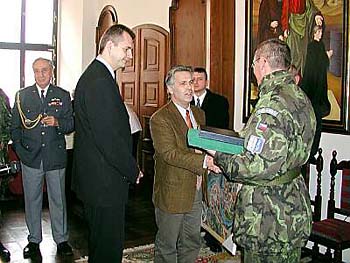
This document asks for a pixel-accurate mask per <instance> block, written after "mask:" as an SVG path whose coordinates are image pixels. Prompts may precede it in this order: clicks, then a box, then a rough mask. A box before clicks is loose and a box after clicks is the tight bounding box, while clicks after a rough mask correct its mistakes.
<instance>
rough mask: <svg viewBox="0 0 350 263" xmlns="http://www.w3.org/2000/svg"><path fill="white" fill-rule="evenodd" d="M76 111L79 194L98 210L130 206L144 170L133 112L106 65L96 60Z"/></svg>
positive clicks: (82, 83)
mask: <svg viewBox="0 0 350 263" xmlns="http://www.w3.org/2000/svg"><path fill="white" fill-rule="evenodd" d="M74 110H75V121H76V132H75V138H74V161H73V180H72V187H73V190H74V191H75V192H76V193H77V195H78V197H79V198H80V199H81V200H82V201H83V202H85V203H87V204H89V205H92V206H110V205H117V204H124V203H125V202H126V200H127V196H128V189H129V183H130V182H131V183H134V182H135V180H136V178H137V175H138V173H139V169H138V166H137V163H136V160H135V159H134V157H133V156H132V139H131V132H130V126H129V117H128V113H127V111H126V108H125V106H124V103H123V101H122V98H121V96H120V93H119V89H118V86H117V85H116V82H115V80H114V79H113V77H112V75H111V74H110V72H109V71H108V69H107V67H106V66H105V65H103V64H102V63H101V62H100V61H98V60H94V61H93V62H92V63H91V64H90V65H89V66H88V68H87V69H86V70H85V72H84V73H83V74H82V76H81V77H80V79H79V82H78V84H77V87H76V90H75V96H74Z"/></svg>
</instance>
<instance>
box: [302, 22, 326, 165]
mask: <svg viewBox="0 0 350 263" xmlns="http://www.w3.org/2000/svg"><path fill="white" fill-rule="evenodd" d="M323 31H324V29H323V27H322V26H315V27H314V28H313V36H314V37H313V40H312V41H311V42H310V43H309V45H308V47H307V55H306V62H305V68H304V76H303V78H302V82H301V88H302V89H303V90H304V91H305V93H306V94H307V95H308V97H309V98H310V100H311V103H312V106H313V108H314V111H315V115H316V133H315V138H314V141H313V145H312V148H311V154H310V157H311V158H312V157H313V156H314V155H315V154H316V152H317V150H318V147H319V144H320V138H321V130H322V118H323V117H325V116H327V115H328V114H329V113H330V110H331V104H330V102H329V100H328V95H327V92H328V85H327V71H328V67H329V59H330V57H331V56H332V55H333V50H328V51H326V49H325V46H324V44H323V42H322V35H323Z"/></svg>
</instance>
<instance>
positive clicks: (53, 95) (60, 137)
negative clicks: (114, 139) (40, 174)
mask: <svg viewBox="0 0 350 263" xmlns="http://www.w3.org/2000/svg"><path fill="white" fill-rule="evenodd" d="M18 93H19V98H20V107H21V109H22V111H23V112H24V114H25V116H26V118H28V119H31V120H34V119H35V118H36V117H37V116H38V115H39V114H40V113H43V112H44V111H45V112H46V113H47V115H51V116H54V117H56V118H57V120H58V124H59V126H58V127H51V126H48V127H44V125H42V124H41V123H40V122H39V124H38V125H37V126H35V128H33V129H25V128H24V127H23V125H22V122H21V118H20V115H19V111H18V105H17V103H16V102H15V105H14V107H13V110H12V126H11V136H12V141H13V147H14V149H15V151H16V153H17V155H18V156H19V158H20V160H21V161H22V162H23V163H24V164H25V165H27V166H29V167H33V168H37V169H39V168H40V162H41V160H42V161H43V166H44V170H45V171H49V170H56V169H62V168H65V166H66V161H67V155H66V141H65V138H64V135H65V134H67V133H69V132H72V131H73V129H74V121H73V111H72V103H71V100H70V95H69V92H68V91H66V90H64V89H62V88H60V87H57V86H54V85H50V86H49V88H48V90H47V93H46V98H45V101H44V104H42V103H41V100H40V95H39V94H38V89H37V87H36V85H33V86H30V87H27V88H25V89H23V90H20V91H18ZM16 96H17V95H16Z"/></svg>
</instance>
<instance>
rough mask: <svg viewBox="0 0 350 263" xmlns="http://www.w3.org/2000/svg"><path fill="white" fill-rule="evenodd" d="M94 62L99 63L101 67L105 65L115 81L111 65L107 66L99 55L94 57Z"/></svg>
mask: <svg viewBox="0 0 350 263" xmlns="http://www.w3.org/2000/svg"><path fill="white" fill-rule="evenodd" d="M96 60H98V61H100V62H101V63H102V64H103V65H105V66H106V67H107V69H108V71H109V72H110V73H111V75H112V77H113V78H114V79H115V74H114V70H113V68H112V67H111V65H109V64H108V62H107V61H106V60H105V59H103V57H102V56H101V55H98V56H97V57H96Z"/></svg>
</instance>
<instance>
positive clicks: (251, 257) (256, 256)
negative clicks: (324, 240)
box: [243, 248, 301, 263]
mask: <svg viewBox="0 0 350 263" xmlns="http://www.w3.org/2000/svg"><path fill="white" fill-rule="evenodd" d="M300 256H301V248H297V249H294V250H291V251H288V252H284V253H283V252H281V253H279V254H261V253H258V252H256V251H251V250H244V261H243V262H244V263H299V262H300Z"/></svg>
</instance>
